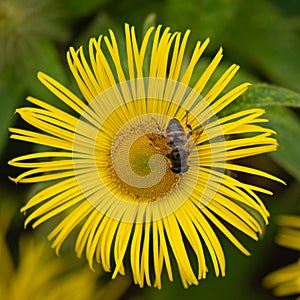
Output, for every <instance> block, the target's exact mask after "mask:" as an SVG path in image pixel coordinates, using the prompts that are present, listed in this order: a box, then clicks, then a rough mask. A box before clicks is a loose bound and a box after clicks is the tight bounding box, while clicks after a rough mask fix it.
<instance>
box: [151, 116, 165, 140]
mask: <svg viewBox="0 0 300 300" xmlns="http://www.w3.org/2000/svg"><path fill="white" fill-rule="evenodd" d="M152 119H153V121H154V122H155V124H156V127H157V132H158V134H159V135H161V136H162V137H163V138H164V139H165V138H166V136H165V135H164V133H163V132H162V130H161V128H160V125H159V124H158V122H157V121H156V120H155V119H154V118H152Z"/></svg>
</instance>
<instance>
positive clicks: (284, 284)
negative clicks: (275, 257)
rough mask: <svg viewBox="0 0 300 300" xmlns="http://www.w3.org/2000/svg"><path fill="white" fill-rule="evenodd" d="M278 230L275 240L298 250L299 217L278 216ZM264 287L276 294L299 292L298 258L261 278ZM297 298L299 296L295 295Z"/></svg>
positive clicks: (299, 245)
mask: <svg viewBox="0 0 300 300" xmlns="http://www.w3.org/2000/svg"><path fill="white" fill-rule="evenodd" d="M278 223H279V226H282V227H281V228H280V231H279V233H278V236H277V237H276V242H277V243H278V244H279V245H281V246H283V247H287V248H290V249H293V250H297V251H300V217H299V216H280V217H279V219H278ZM263 285H264V286H265V287H266V288H269V289H270V288H271V289H273V293H274V295H276V296H289V295H295V294H300V258H299V259H298V261H297V262H295V263H293V264H290V265H288V266H285V267H282V268H280V269H278V270H276V271H274V272H272V273H271V274H269V275H267V276H266V277H265V278H264V280H263ZM297 299H298V300H299V299H300V297H297Z"/></svg>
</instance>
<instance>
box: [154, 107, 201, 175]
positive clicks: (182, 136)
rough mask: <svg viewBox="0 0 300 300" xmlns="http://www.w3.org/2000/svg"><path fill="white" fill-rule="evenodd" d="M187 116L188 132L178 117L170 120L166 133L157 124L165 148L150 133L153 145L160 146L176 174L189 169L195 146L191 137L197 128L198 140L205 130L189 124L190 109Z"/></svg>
mask: <svg viewBox="0 0 300 300" xmlns="http://www.w3.org/2000/svg"><path fill="white" fill-rule="evenodd" d="M185 118H186V123H185V125H186V127H187V128H188V129H189V131H188V132H186V131H185V129H184V127H183V126H182V124H181V123H180V121H179V120H178V119H176V118H173V119H171V120H170V121H169V123H168V125H167V127H166V134H164V133H163V132H162V131H161V129H160V127H159V125H158V124H157V130H158V133H159V134H160V135H161V136H162V137H163V138H164V139H165V149H162V148H161V147H159V146H158V145H157V143H156V142H155V141H154V139H153V138H152V137H150V136H149V135H148V137H149V139H150V140H151V142H152V143H153V145H154V146H156V148H159V150H160V151H161V152H162V153H163V154H164V155H165V156H166V157H167V159H168V160H169V164H170V169H171V171H172V172H173V173H176V174H182V173H185V172H187V171H188V169H189V155H190V153H191V151H192V149H193V147H194V144H193V143H191V141H190V138H191V136H192V134H193V133H194V131H195V130H197V137H196V141H197V140H198V138H199V137H200V135H201V134H202V132H203V128H201V127H200V126H199V127H197V128H196V129H195V130H194V129H193V128H192V126H191V125H189V124H188V111H187V112H186V117H185Z"/></svg>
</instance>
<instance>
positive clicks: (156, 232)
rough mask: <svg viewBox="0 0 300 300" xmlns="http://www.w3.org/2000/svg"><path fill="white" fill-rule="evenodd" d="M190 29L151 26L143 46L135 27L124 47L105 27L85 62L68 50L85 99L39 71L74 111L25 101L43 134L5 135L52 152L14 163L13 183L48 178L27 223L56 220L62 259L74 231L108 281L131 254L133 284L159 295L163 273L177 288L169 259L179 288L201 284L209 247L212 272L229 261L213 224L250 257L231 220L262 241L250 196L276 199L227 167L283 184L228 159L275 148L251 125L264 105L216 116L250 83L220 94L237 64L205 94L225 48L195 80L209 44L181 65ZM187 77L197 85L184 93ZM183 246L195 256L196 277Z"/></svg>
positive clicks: (258, 206)
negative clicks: (16, 169) (105, 33)
mask: <svg viewBox="0 0 300 300" xmlns="http://www.w3.org/2000/svg"><path fill="white" fill-rule="evenodd" d="M189 34H190V31H189V30H188V31H186V33H185V34H183V35H182V34H181V33H179V32H175V33H170V28H166V29H165V30H162V26H158V27H157V28H153V27H151V28H150V29H149V30H148V31H147V32H146V34H145V36H144V38H143V41H142V43H141V44H140V45H139V44H138V42H137V39H136V35H135V29H134V27H129V25H127V24H126V25H125V38H126V49H120V50H119V48H118V44H117V40H116V38H115V36H114V33H113V32H112V31H109V36H102V35H101V36H100V37H99V39H95V38H92V39H91V40H90V43H89V49H88V50H89V60H87V59H86V57H85V54H84V52H83V49H82V48H80V49H79V50H74V49H73V48H70V50H69V52H68V54H67V59H68V63H69V66H70V69H71V71H72V73H73V75H74V78H75V80H76V82H77V84H78V87H79V89H80V91H81V93H82V96H83V99H81V98H79V97H77V96H76V95H75V94H73V93H72V92H71V91H69V90H68V89H67V88H65V87H64V86H62V85H61V84H60V83H59V82H57V81H56V80H54V79H53V78H51V77H49V76H47V75H45V74H43V73H39V74H38V78H39V80H40V81H41V82H42V83H43V84H44V85H45V86H46V87H47V88H48V89H49V90H50V91H51V92H52V93H53V94H55V95H56V96H57V97H58V98H59V99H60V100H61V101H62V102H64V103H65V104H66V105H67V106H68V107H69V108H70V109H71V110H72V111H73V112H72V113H69V112H66V111H63V110H61V109H58V108H56V107H54V106H52V105H50V104H47V103H45V102H44V101H41V100H39V99H36V98H33V97H29V98H28V100H29V101H30V102H31V103H32V104H34V105H35V106H37V107H26V108H21V109H18V110H17V112H18V113H19V114H20V115H21V117H22V118H23V119H24V120H25V121H26V122H28V123H29V124H31V125H32V126H34V127H36V128H37V129H39V132H37V131H36V130H34V131H30V130H23V129H14V128H13V129H11V132H12V136H11V137H12V138H15V139H19V140H24V141H27V142H32V143H36V144H41V145H45V146H49V147H51V148H54V150H52V151H45V152H41V153H32V154H28V155H24V156H21V157H18V158H15V159H13V160H11V161H10V164H11V165H13V166H17V167H22V168H29V170H28V171H26V172H24V173H22V174H21V175H19V176H18V177H17V178H15V179H14V181H15V182H16V183H17V182H24V183H34V182H42V181H47V182H48V181H54V182H53V184H52V185H50V186H49V187H47V188H45V189H43V190H42V191H40V192H39V193H37V194H36V195H35V196H33V197H32V198H31V199H30V200H29V202H28V203H27V204H26V205H25V206H24V207H23V208H22V212H26V211H27V210H29V209H31V208H33V207H35V210H34V211H33V212H32V213H31V215H29V216H28V218H27V220H26V222H25V224H26V225H27V224H28V223H30V222H32V221H34V222H33V225H32V226H33V227H36V226H38V225H39V224H41V223H43V222H45V221H46V220H48V219H50V218H52V217H54V216H56V215H58V214H61V215H63V219H62V221H61V222H60V223H59V225H58V226H57V227H56V228H55V229H54V230H53V231H52V232H51V233H50V235H49V238H50V239H51V240H53V244H52V247H53V248H55V249H56V251H57V252H58V251H59V248H60V247H61V245H62V243H63V241H64V240H65V239H66V237H67V236H68V235H69V234H70V232H71V231H72V230H73V229H75V227H77V226H79V227H80V231H79V233H78V236H77V240H76V244H75V251H76V253H77V255H78V256H79V257H80V256H82V254H83V252H84V251H85V253H86V257H87V260H88V262H89V265H90V267H91V268H93V262H94V260H96V261H97V262H98V263H101V264H102V267H103V269H104V270H105V271H108V272H110V271H111V272H113V274H112V277H113V278H115V277H116V276H117V274H118V273H120V274H124V273H125V266H124V261H125V257H126V255H127V254H128V258H129V259H130V266H131V270H132V274H133V279H134V282H135V283H136V284H138V285H139V286H141V287H142V286H144V285H145V284H147V285H149V286H150V285H154V286H155V287H158V288H161V285H162V283H161V274H162V271H163V269H164V268H165V269H166V271H167V274H168V277H169V279H170V280H171V281H172V280H173V272H172V267H171V265H172V263H171V262H172V259H173V257H174V258H175V261H176V263H177V266H178V269H179V273H180V276H181V279H182V282H183V285H184V287H188V286H189V285H191V284H195V285H197V284H198V280H200V279H203V278H205V277H206V273H207V271H208V269H207V266H206V258H205V254H204V253H205V249H204V247H206V248H207V249H208V252H209V254H210V257H211V259H212V263H213V266H214V270H215V274H216V276H219V275H221V276H224V275H225V257H224V253H223V250H222V246H221V244H220V242H219V240H218V238H217V235H216V233H215V229H219V230H220V231H221V232H222V233H223V234H224V235H225V236H226V237H227V238H228V239H229V240H230V241H231V242H232V243H233V244H234V245H235V246H236V247H237V248H238V249H240V250H241V251H242V252H243V253H245V254H246V255H249V252H248V251H247V250H246V249H245V248H244V247H243V246H242V245H241V244H240V243H239V241H238V240H237V239H236V238H235V237H234V236H233V234H232V233H231V232H230V230H229V229H228V228H227V227H226V224H230V225H231V226H234V227H236V228H237V229H239V230H240V231H242V232H243V233H245V234H246V235H248V236H249V237H251V238H253V239H255V240H257V239H258V236H259V235H261V234H262V231H263V228H262V226H263V225H262V222H261V220H263V222H264V223H266V224H267V223H268V216H269V214H268V211H267V210H266V208H265V206H264V205H263V203H262V201H261V200H260V198H259V197H258V195H257V194H256V192H261V193H265V194H272V193H271V192H269V191H267V190H266V189H264V188H262V187H257V186H253V185H250V184H248V183H243V182H240V181H239V180H237V179H235V178H233V177H231V176H230V175H228V174H227V173H226V171H229V172H230V171H235V172H245V173H250V174H253V175H256V176H263V177H267V178H269V179H273V180H279V179H277V178H276V177H274V176H272V175H269V174H267V173H265V172H263V171H260V170H257V169H254V168H250V167H245V166H241V165H239V164H235V163H234V162H232V160H234V159H239V158H242V157H248V156H252V155H256V154H261V153H266V152H270V151H274V150H275V149H276V148H277V141H276V139H274V138H273V137H272V134H274V131H273V130H271V129H267V128H264V127H262V126H261V125H259V124H258V123H262V122H266V121H267V120H266V119H263V118H260V117H261V115H262V114H263V113H264V111H263V110H262V109H249V110H245V111H240V112H238V113H235V114H232V115H229V116H226V117H223V118H220V119H218V118H217V113H219V112H220V111H221V110H222V109H224V108H225V107H226V106H227V105H228V104H230V103H231V102H233V101H234V100H235V99H236V98H237V97H238V96H240V95H241V94H242V93H244V92H245V91H246V90H247V87H248V86H249V84H248V83H245V84H242V85H239V86H237V87H235V88H233V89H232V90H230V91H228V92H226V93H223V94H222V92H223V91H224V89H225V88H226V87H227V85H228V83H229V82H230V81H231V79H232V78H233V76H234V75H235V73H236V72H237V70H238V68H239V67H238V66H237V65H232V66H231V67H230V68H229V69H228V70H227V71H226V72H225V73H224V74H223V75H222V76H221V77H220V78H219V79H218V80H217V82H215V83H214V85H213V86H212V87H211V89H210V90H209V91H207V92H203V91H204V88H205V87H206V84H207V82H208V81H209V79H210V78H211V75H212V74H213V72H214V71H215V69H216V68H217V66H218V64H219V62H220V61H221V59H222V49H220V50H219V51H218V53H217V54H216V56H215V57H214V58H213V60H212V61H211V63H210V64H209V66H208V67H207V68H206V70H205V71H204V72H203V73H202V74H195V72H194V68H195V66H196V64H197V63H198V61H199V59H200V57H201V55H202V53H203V52H204V50H205V48H206V47H207V45H208V43H209V40H208V39H207V40H205V41H204V42H203V43H200V42H198V43H197V44H196V46H195V49H194V51H193V53H192V55H191V57H190V59H189V60H188V61H186V59H187V56H186V54H185V48H186V44H187V40H188V36H189ZM122 57H126V59H124V58H123V59H122ZM124 61H126V63H124ZM186 62H187V64H186ZM192 76H194V77H193V78H195V76H196V77H197V80H196V82H195V84H194V85H193V86H192V87H190V86H189V84H190V81H191V78H192ZM171 120H172V122H171V123H170V121H171ZM168 125H170V126H168ZM166 127H168V132H166ZM243 133H247V134H248V137H241V135H240V134H243ZM279 181H280V180H279ZM65 213H67V215H66V214H65ZM258 216H259V217H258ZM212 225H213V227H214V228H215V229H213V227H212ZM188 248H189V249H191V250H192V251H194V253H195V255H196V257H197V264H198V270H197V274H196V275H195V271H194V268H193V267H192V265H191V263H190V259H189V254H188V253H189V250H188Z"/></svg>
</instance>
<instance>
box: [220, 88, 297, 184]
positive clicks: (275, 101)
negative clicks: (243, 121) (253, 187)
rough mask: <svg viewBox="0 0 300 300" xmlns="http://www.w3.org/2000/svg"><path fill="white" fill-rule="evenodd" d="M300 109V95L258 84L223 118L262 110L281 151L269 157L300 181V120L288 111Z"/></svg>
mask: <svg viewBox="0 0 300 300" xmlns="http://www.w3.org/2000/svg"><path fill="white" fill-rule="evenodd" d="M285 106H290V107H300V95H299V94H298V93H295V92H293V91H290V90H288V89H285V88H280V87H275V86H271V85H266V84H257V85H254V86H252V87H250V88H249V89H248V91H247V92H246V93H245V94H244V95H242V96H241V97H240V98H239V99H237V100H236V101H234V102H233V103H232V104H231V105H229V106H228V107H226V108H225V109H224V110H223V111H222V112H221V114H220V115H221V116H225V115H229V114H231V113H235V112H237V111H241V110H245V109H249V108H255V107H263V108H265V109H266V114H265V115H264V116H265V117H266V118H267V119H269V124H268V127H270V128H272V129H274V130H275V131H276V132H277V140H278V142H279V145H280V146H279V148H278V150H277V151H276V152H273V153H271V154H270V156H271V157H272V159H273V160H275V161H276V163H277V164H278V165H280V166H281V167H282V168H283V169H284V170H286V171H287V172H288V173H290V174H291V175H292V176H294V177H295V178H297V179H298V180H300V156H299V152H298V149H299V148H300V120H299V117H298V116H297V115H296V114H295V113H294V112H293V111H292V110H291V109H289V108H288V107H285Z"/></svg>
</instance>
